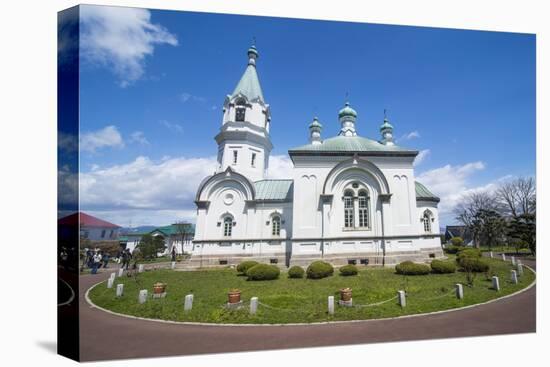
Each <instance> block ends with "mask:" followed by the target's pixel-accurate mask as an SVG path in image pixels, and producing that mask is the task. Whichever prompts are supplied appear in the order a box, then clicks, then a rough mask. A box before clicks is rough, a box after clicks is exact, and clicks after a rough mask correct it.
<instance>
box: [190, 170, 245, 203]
mask: <svg viewBox="0 0 550 367" xmlns="http://www.w3.org/2000/svg"><path fill="white" fill-rule="evenodd" d="M224 182H232V183H235V184H236V185H237V187H239V188H240V189H241V191H242V192H243V195H244V199H245V200H254V199H255V198H256V189H255V188H254V185H253V184H252V182H250V180H249V179H248V178H246V177H245V176H243V175H241V174H240V173H237V172H235V171H233V170H232V169H231V167H227V169H226V170H225V171H223V172H219V173H216V174H215V175H212V176H210V177H207V178H206V179H205V180H204V181H203V182H201V184H200V185H199V188H198V190H197V195H196V196H195V201H196V202H200V201H208V199H209V198H210V197H211V195H212V194H213V193H214V191H215V190H216V189H217V188H218V187H220V186H222V185H221V184H222V183H224Z"/></svg>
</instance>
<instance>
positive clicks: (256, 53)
mask: <svg viewBox="0 0 550 367" xmlns="http://www.w3.org/2000/svg"><path fill="white" fill-rule="evenodd" d="M247 53H248V56H250V54H254V55H256V58H258V57H260V54H259V53H258V50H256V46H254V45H252V46H250V48H249V49H248V52H247Z"/></svg>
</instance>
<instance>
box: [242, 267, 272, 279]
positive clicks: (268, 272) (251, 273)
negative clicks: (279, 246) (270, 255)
mask: <svg viewBox="0 0 550 367" xmlns="http://www.w3.org/2000/svg"><path fill="white" fill-rule="evenodd" d="M280 273H281V270H279V268H278V267H277V266H275V265H269V264H257V265H254V266H253V267H251V268H250V269H248V271H247V272H246V275H247V276H248V280H273V279H277V278H278V277H279V274H280Z"/></svg>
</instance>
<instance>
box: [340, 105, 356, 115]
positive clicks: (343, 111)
mask: <svg viewBox="0 0 550 367" xmlns="http://www.w3.org/2000/svg"><path fill="white" fill-rule="evenodd" d="M344 116H353V117H357V112H356V111H355V110H354V109H353V108H351V107H350V106H349V102H346V105H345V106H344V108H342V109H341V110H340V111H339V112H338V117H344Z"/></svg>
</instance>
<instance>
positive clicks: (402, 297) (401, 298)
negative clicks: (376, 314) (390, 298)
mask: <svg viewBox="0 0 550 367" xmlns="http://www.w3.org/2000/svg"><path fill="white" fill-rule="evenodd" d="M397 298H398V299H399V306H401V307H405V306H406V305H407V298H406V296H405V291H397Z"/></svg>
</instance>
